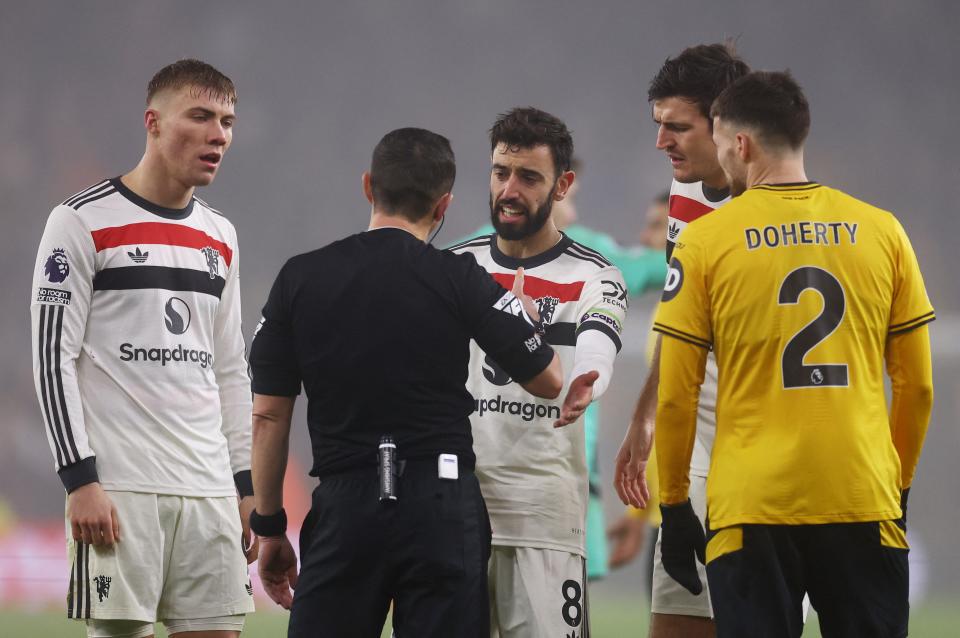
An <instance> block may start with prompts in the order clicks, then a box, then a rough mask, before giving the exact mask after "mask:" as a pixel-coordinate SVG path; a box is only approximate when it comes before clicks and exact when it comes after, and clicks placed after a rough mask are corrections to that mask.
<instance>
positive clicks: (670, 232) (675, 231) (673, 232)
mask: <svg viewBox="0 0 960 638" xmlns="http://www.w3.org/2000/svg"><path fill="white" fill-rule="evenodd" d="M679 234H680V225H679V224H677V222H675V221H672V222H670V226H669V227H668V228H667V237H668V238H669V239H670V241H676V240H677V236H678V235H679Z"/></svg>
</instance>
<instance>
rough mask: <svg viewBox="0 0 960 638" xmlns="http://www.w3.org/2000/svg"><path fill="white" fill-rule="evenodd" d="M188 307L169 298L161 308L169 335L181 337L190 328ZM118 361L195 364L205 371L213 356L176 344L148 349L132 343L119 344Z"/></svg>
mask: <svg viewBox="0 0 960 638" xmlns="http://www.w3.org/2000/svg"><path fill="white" fill-rule="evenodd" d="M191 316H192V314H191V312H190V306H188V305H187V302H185V301H184V300H183V299H181V298H179V297H170V299H168V300H167V303H166V304H164V306H163V325H164V327H165V328H166V329H167V331H169V332H170V333H171V334H175V335H178V336H179V335H182V334H183V333H185V332H186V331H187V329H188V328H190V319H191ZM120 360H121V361H124V362H129V361H133V362H135V363H137V362H141V361H145V362H154V363H159V364H160V365H161V366H166V365H167V364H168V363H195V364H197V365H199V366H200V367H201V368H204V369H206V368H207V367H209V366H212V365H213V354H212V353H210V352H206V351H204V350H196V349H193V348H185V347H184V346H183V344H177V345H176V346H175V347H173V348H167V347H162V348H150V347H139V346H134V345H133V344H132V343H122V344H120Z"/></svg>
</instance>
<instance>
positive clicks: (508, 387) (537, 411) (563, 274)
mask: <svg viewBox="0 0 960 638" xmlns="http://www.w3.org/2000/svg"><path fill="white" fill-rule="evenodd" d="M451 250H453V251H454V252H458V253H463V252H468V253H471V254H472V255H473V256H474V257H475V258H476V260H477V263H479V264H480V265H481V266H482V267H483V268H484V269H486V270H487V272H489V273H490V274H491V275H493V277H494V278H495V279H496V280H497V281H498V282H499V283H500V285H502V286H503V287H504V288H506V289H507V290H510V289H511V288H512V286H513V279H514V275H515V274H516V270H517V268H519V267H523V269H524V275H525V276H524V292H525V293H526V294H527V295H530V296H531V297H533V298H534V299H535V300H536V302H537V305H538V306H539V310H540V317H541V320H542V321H543V322H544V324H545V327H546V340H547V342H548V343H549V344H550V345H551V346H553V348H554V349H555V350H556V352H557V354H558V355H559V357H560V360H561V363H562V365H563V371H564V374H565V375H566V377H567V378H566V380H565V383H564V388H563V391H562V392H561V394H560V396H559V397H558V398H557V399H554V400H548V399H540V398H538V397H535V396H533V395H531V394H530V393H528V392H527V391H525V390H524V389H523V388H522V387H521V386H520V385H519V384H518V383H516V382H514V381H513V380H512V379H511V378H510V377H509V376H507V375H506V373H504V372H503V371H502V370H501V369H500V368H499V367H498V366H497V365H496V364H495V363H494V362H493V360H492V359H490V358H489V357H488V356H486V354H485V353H484V352H483V351H482V350H481V349H480V347H479V346H478V345H477V344H476V342H471V346H470V347H471V350H470V376H469V380H468V381H467V389H468V390H469V391H470V393H471V394H472V395H473V398H474V401H475V404H476V410H475V411H474V413H473V414H472V415H471V417H470V422H471V425H472V430H473V441H474V449H475V450H476V454H477V476H478V478H479V480H480V487H481V489H482V491H483V496H484V499H485V500H486V503H487V509H488V510H489V512H490V520H491V525H492V527H493V544H494V545H512V546H521V547H542V548H547V549H557V550H562V551H567V552H571V553H575V554H580V555H584V520H585V516H586V509H587V498H588V476H587V460H586V442H585V437H584V432H583V423H582V420H580V421H577V422H576V423H573V424H570V425H568V426H566V427H564V428H559V429H554V427H553V422H554V421H555V420H556V419H557V418H558V417H559V416H560V407H561V406H562V404H563V400H564V398H565V397H566V393H567V388H568V387H569V383H570V380H571V378H572V374H573V373H574V371H575V369H576V368H577V361H578V359H579V362H580V365H581V367H582V366H584V363H585V359H586V358H587V357H598V356H599V357H603V358H604V359H603V362H604V363H605V364H607V365H606V366H603V365H601V366H597V367H600V368H603V367H606V369H607V370H608V371H609V370H612V365H613V359H614V357H615V356H616V353H617V352H619V350H620V347H621V338H622V337H621V333H622V330H623V322H624V317H625V315H626V310H627V292H626V285H625V284H624V281H623V276H622V274H621V273H620V270H619V269H618V268H616V267H615V266H612V265H611V264H610V262H608V261H607V260H606V259H604V258H603V256H602V255H600V253H598V252H596V251H594V250H592V249H590V248H587V247H585V246H583V245H581V244H578V243H577V242H575V241H573V240H572V239H570V238H569V237H567V236H566V235H564V236H563V237H562V238H561V240H560V242H559V243H557V245H556V246H554V247H553V248H551V249H549V250H547V251H546V252H544V253H542V254H540V255H537V256H535V257H531V258H528V259H516V258H512V257H508V256H506V255H504V254H503V253H502V252H501V251H500V250H499V249H498V248H497V243H496V236H495V235H488V236H483V237H478V238H476V239H473V240H469V241H467V242H464V243H462V244H459V245H457V246H453V247H452V248H451ZM598 346H599V347H598ZM594 361H596V359H594ZM587 367H590V366H589V365H588V366H587ZM606 374H607V375H608V374H609V372H607V373H606ZM608 382H609V378H607V379H601V380H600V381H598V383H597V386H595V388H597V389H601V388H605V387H606V385H607V383H608ZM598 396H599V394H598V393H597V392H595V394H594V399H597V398H598Z"/></svg>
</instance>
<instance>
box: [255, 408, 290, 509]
mask: <svg viewBox="0 0 960 638" xmlns="http://www.w3.org/2000/svg"><path fill="white" fill-rule="evenodd" d="M293 404H294V398H292V397H273V396H266V395H260V394H255V395H254V397H253V450H252V455H251V470H252V473H253V489H254V498H255V502H256V509H257V512H259V513H260V514H263V515H265V516H266V515H270V514H275V513H276V512H278V511H279V510H280V508H282V507H283V475H284V473H285V472H286V470H287V454H288V453H289V445H290V422H291V419H292V417H293Z"/></svg>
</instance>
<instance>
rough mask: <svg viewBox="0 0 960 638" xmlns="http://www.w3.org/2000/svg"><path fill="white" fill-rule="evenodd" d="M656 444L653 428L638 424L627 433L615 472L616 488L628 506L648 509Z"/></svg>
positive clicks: (643, 423)
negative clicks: (652, 451)
mask: <svg viewBox="0 0 960 638" xmlns="http://www.w3.org/2000/svg"><path fill="white" fill-rule="evenodd" d="M652 441H653V424H652V423H646V422H643V421H635V422H633V423H631V424H630V427H629V428H628V429H627V435H626V436H625V437H624V438H623V443H621V444H620V451H619V452H617V460H616V466H615V467H614V470H613V487H614V488H615V489H616V490H617V496H619V497H620V500H621V501H622V502H623V504H624V505H632V506H634V507H636V508H638V509H643V508H645V507H646V506H647V502H648V501H649V500H650V488H649V487H648V486H647V459H648V458H649V456H650V447H651V446H652Z"/></svg>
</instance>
